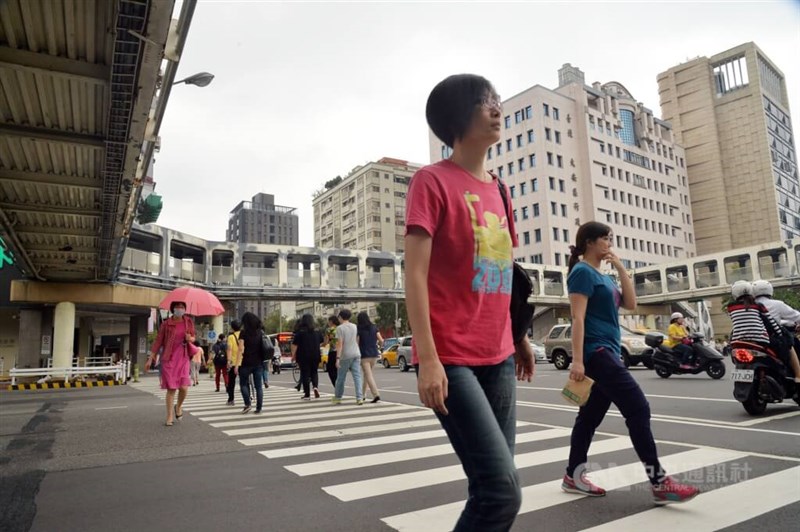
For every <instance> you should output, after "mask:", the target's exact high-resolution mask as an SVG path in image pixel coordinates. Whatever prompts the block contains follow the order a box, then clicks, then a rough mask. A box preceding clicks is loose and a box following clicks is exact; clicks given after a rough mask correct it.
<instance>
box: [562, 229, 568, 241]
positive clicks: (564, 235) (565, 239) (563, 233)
mask: <svg viewBox="0 0 800 532" xmlns="http://www.w3.org/2000/svg"><path fill="white" fill-rule="evenodd" d="M561 234H562V236H563V237H564V239H563V240H564V242H569V229H562V230H561Z"/></svg>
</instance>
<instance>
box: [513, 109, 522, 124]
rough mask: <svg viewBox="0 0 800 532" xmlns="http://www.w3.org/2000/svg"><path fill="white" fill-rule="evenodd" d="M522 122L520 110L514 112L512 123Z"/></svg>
mask: <svg viewBox="0 0 800 532" xmlns="http://www.w3.org/2000/svg"><path fill="white" fill-rule="evenodd" d="M520 122H522V111H517V112H515V113H514V123H515V124H519V123H520Z"/></svg>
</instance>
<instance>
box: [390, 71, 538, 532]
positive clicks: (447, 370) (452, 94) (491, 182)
mask: <svg viewBox="0 0 800 532" xmlns="http://www.w3.org/2000/svg"><path fill="white" fill-rule="evenodd" d="M425 114H426V118H427V121H428V125H429V126H430V128H431V130H432V131H433V132H434V134H435V135H436V136H437V137H438V138H439V139H440V140H441V141H442V142H443V143H444V144H445V145H446V146H447V147H448V148H450V149H452V156H451V157H450V158H448V159H446V160H443V161H440V162H438V163H436V164H433V165H430V166H426V167H424V168H422V169H420V170H419V171H417V172H416V174H415V175H414V177H413V178H412V179H411V183H410V187H409V191H408V198H407V203H406V235H405V259H406V304H407V308H408V317H409V320H410V322H411V327H412V329H413V331H414V336H413V341H412V351H413V354H412V362H413V363H414V365H415V368H416V370H417V378H418V382H417V388H418V391H419V396H420V400H421V401H422V404H424V405H425V406H426V407H428V408H432V409H433V410H434V412H435V413H436V416H437V418H438V419H439V421H440V423H441V424H442V427H443V428H444V430H445V432H446V433H447V435H448V437H449V439H450V442H451V444H452V445H453V449H454V450H455V451H456V454H457V455H458V457H459V459H460V460H461V464H462V466H463V468H464V472H465V474H466V475H467V479H468V489H469V497H468V498H467V503H466V505H465V507H464V509H463V511H462V512H461V515H460V517H459V519H458V521H457V523H456V524H455V530H456V531H459V532H460V531H466V530H470V531H477V530H481V531H483V530H492V531H502V530H508V529H510V528H511V525H512V524H513V522H514V519H515V517H516V515H517V512H518V511H519V507H520V503H521V500H522V496H521V490H520V485H519V477H518V474H517V470H516V467H515V466H514V442H515V436H516V429H515V426H516V410H515V405H516V385H515V382H514V378H515V374H516V376H517V378H520V379H526V380H530V379H531V377H532V375H533V371H534V367H533V352H532V351H531V347H530V343H529V342H528V341H527V340H525V341H522V342H520V343H519V344H518V345H517V346H515V345H514V340H513V337H512V330H511V316H510V310H509V307H510V304H511V288H512V287H511V283H512V278H513V254H512V246H513V245H515V244H516V237H515V231H514V221H513V219H512V218H510V217H509V216H508V214H507V212H506V209H505V207H504V203H503V197H502V196H501V194H500V187H501V186H502V187H503V188H504V190H505V193H506V196H507V197H510V196H511V194H510V193H508V188H507V187H506V186H505V185H504V184H502V183H500V182H499V181H498V180H497V178H496V177H495V176H494V175H493V174H491V173H489V172H487V171H486V170H485V169H484V162H485V159H486V152H487V150H488V149H489V148H491V147H493V146H494V145H495V144H496V143H497V142H499V141H500V132H501V128H502V105H501V103H500V97H499V96H498V95H497V92H495V89H494V87H492V85H491V83H489V81H487V80H486V79H484V78H482V77H480V76H475V75H471V74H461V75H455V76H450V77H448V78H447V79H445V80H443V81H442V82H440V83H439V84H438V85H436V87H435V88H434V89H433V91H432V92H431V94H430V96H429V97H428V102H427V106H426V110H425Z"/></svg>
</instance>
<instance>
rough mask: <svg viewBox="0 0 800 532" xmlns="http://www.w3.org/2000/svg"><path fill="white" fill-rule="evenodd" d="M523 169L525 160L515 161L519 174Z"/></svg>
mask: <svg viewBox="0 0 800 532" xmlns="http://www.w3.org/2000/svg"><path fill="white" fill-rule="evenodd" d="M524 168H525V159H524V158H522V159H517V170H519V171H520V172H521V171H522V170H524Z"/></svg>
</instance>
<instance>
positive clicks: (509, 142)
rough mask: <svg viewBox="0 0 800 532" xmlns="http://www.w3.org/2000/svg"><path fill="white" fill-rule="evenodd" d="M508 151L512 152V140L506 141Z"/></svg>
mask: <svg viewBox="0 0 800 532" xmlns="http://www.w3.org/2000/svg"><path fill="white" fill-rule="evenodd" d="M506 151H511V139H506Z"/></svg>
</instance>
